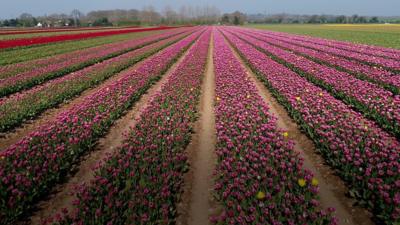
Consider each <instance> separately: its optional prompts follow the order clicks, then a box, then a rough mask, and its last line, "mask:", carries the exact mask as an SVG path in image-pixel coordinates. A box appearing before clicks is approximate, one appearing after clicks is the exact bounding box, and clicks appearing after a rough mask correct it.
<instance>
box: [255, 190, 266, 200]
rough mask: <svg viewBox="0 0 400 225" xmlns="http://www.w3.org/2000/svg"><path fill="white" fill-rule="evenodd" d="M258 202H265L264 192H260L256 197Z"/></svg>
mask: <svg viewBox="0 0 400 225" xmlns="http://www.w3.org/2000/svg"><path fill="white" fill-rule="evenodd" d="M256 197H257V199H258V200H263V199H264V198H265V193H264V192H262V191H259V192H258V193H257V195H256Z"/></svg>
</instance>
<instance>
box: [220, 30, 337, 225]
mask: <svg viewBox="0 0 400 225" xmlns="http://www.w3.org/2000/svg"><path fill="white" fill-rule="evenodd" d="M214 43H215V48H214V53H213V57H214V64H215V77H216V103H215V104H216V105H215V114H216V130H217V144H216V152H217V156H218V164H217V167H216V171H215V176H216V184H215V190H216V193H217V196H218V199H219V201H220V203H221V205H222V213H221V215H218V216H216V217H214V218H213V221H214V222H215V223H216V224H277V225H278V224H309V223H313V224H336V220H335V218H333V217H332V215H331V212H332V211H333V209H329V210H328V212H325V211H323V210H321V209H320V203H319V201H318V195H317V193H318V181H317V180H316V179H315V178H313V175H312V174H311V172H310V171H308V170H305V169H303V168H302V167H303V159H302V158H301V156H299V155H298V153H296V152H295V151H294V150H293V145H294V143H293V142H292V141H290V140H288V138H287V137H286V136H288V135H285V133H286V132H284V131H283V130H280V129H279V128H277V124H276V117H274V116H273V115H272V114H271V113H270V112H269V108H268V105H267V104H266V103H265V102H264V101H263V99H262V98H261V97H260V96H259V95H258V92H257V90H256V87H255V86H254V84H253V83H252V82H251V81H250V80H249V79H248V77H247V74H246V71H245V69H244V67H243V66H242V65H241V62H240V61H239V60H238V59H237V58H235V56H234V54H233V53H232V51H231V49H230V48H229V46H228V45H227V43H226V42H225V41H224V38H223V36H222V35H221V33H220V32H218V31H217V32H214ZM286 134H287V133H286ZM289 136H290V135H289Z"/></svg>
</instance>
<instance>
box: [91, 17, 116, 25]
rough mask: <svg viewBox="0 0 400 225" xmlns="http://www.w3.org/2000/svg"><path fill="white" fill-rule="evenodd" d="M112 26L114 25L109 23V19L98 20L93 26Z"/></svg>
mask: <svg viewBox="0 0 400 225" xmlns="http://www.w3.org/2000/svg"><path fill="white" fill-rule="evenodd" d="M110 25H112V24H111V23H110V22H109V21H108V18H107V17H103V18H100V19H97V20H95V21H94V22H93V26H110Z"/></svg>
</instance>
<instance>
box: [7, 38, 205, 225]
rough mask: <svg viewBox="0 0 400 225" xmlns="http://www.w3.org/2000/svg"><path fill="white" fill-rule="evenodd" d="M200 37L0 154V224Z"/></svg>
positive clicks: (52, 180) (60, 173) (178, 45)
mask: <svg viewBox="0 0 400 225" xmlns="http://www.w3.org/2000/svg"><path fill="white" fill-rule="evenodd" d="M200 32H201V31H200V30H198V31H197V32H196V33H194V34H192V35H190V36H188V37H187V38H185V39H183V40H181V41H179V42H178V43H176V44H174V45H171V46H170V47H168V48H166V49H165V50H163V51H161V52H160V53H158V54H156V55H154V56H152V57H150V58H149V59H147V60H146V61H144V62H143V64H141V66H140V67H138V68H134V69H130V70H126V71H124V72H123V75H122V76H121V78H120V79H119V80H116V81H114V82H112V83H110V84H108V85H106V86H104V87H103V88H101V89H100V90H98V91H96V92H95V93H93V94H92V95H89V96H87V97H85V99H83V101H82V103H81V104H78V105H76V106H74V107H72V108H71V109H68V110H66V111H64V112H62V113H60V114H59V115H58V116H57V117H56V119H55V120H53V121H49V123H48V124H47V125H44V126H42V127H39V128H38V129H37V130H36V131H34V132H32V133H31V134H29V135H28V136H26V137H24V138H22V139H21V140H20V141H19V142H18V143H16V144H14V145H12V146H10V147H9V148H8V149H6V150H4V151H1V152H0V158H1V160H0V177H1V178H0V193H1V195H0V197H1V199H0V220H1V221H13V220H14V219H16V218H17V217H18V216H19V215H20V214H22V213H23V212H25V211H26V210H28V209H29V208H30V207H32V204H33V203H34V202H35V201H37V199H38V198H39V197H40V196H42V195H45V194H46V193H47V192H48V190H49V189H50V188H51V187H53V186H54V184H55V183H56V182H58V181H59V180H60V179H61V178H63V176H64V175H65V173H67V172H68V171H69V170H70V168H71V166H72V164H73V163H74V162H78V161H79V158H80V156H81V155H82V154H83V152H85V151H87V150H90V149H91V147H92V146H93V145H94V144H95V142H96V140H97V139H98V138H99V137H100V136H102V135H103V134H104V133H105V132H106V131H107V129H108V128H109V127H110V126H111V125H112V123H113V121H115V120H116V119H118V118H119V117H120V116H121V115H122V114H123V113H124V111H125V110H126V109H127V108H128V107H129V106H130V105H132V104H133V102H135V101H136V100H137V99H138V98H139V97H140V96H141V95H142V94H143V93H144V92H145V91H146V90H147V89H148V88H149V87H150V86H151V85H152V84H153V83H154V82H155V81H156V80H158V79H159V78H160V76H161V75H162V73H164V72H165V71H166V70H167V69H168V68H169V67H170V65H172V63H173V62H174V61H175V60H176V59H177V58H178V57H179V55H181V54H182V53H183V51H184V49H186V48H187V47H188V46H189V45H190V44H191V43H193V41H194V40H195V39H196V38H198V36H199V34H200Z"/></svg>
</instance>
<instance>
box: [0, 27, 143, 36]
mask: <svg viewBox="0 0 400 225" xmlns="http://www.w3.org/2000/svg"><path fill="white" fill-rule="evenodd" d="M136 27H138V26H131V27H126V28H136ZM108 29H120V28H117V27H51V28H24V29H21V28H16V29H10V28H7V29H2V30H0V35H11V34H34V33H53V32H66V31H86V30H108Z"/></svg>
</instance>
